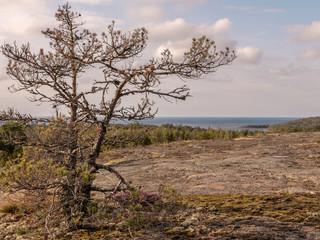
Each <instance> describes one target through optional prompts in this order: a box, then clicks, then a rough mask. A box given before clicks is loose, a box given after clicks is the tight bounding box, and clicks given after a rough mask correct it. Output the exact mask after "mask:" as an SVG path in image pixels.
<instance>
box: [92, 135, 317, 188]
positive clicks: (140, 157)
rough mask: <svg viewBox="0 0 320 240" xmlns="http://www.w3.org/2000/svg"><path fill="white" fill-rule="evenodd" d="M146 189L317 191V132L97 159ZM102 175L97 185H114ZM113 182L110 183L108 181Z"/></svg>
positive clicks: (164, 147)
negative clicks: (173, 187) (165, 187)
mask: <svg viewBox="0 0 320 240" xmlns="http://www.w3.org/2000/svg"><path fill="white" fill-rule="evenodd" d="M101 162H102V163H104V164H115V166H114V168H115V169H116V170H117V171H118V172H119V173H121V174H122V175H123V176H124V177H125V179H126V180H127V181H131V182H132V183H133V184H134V185H140V186H141V187H142V188H143V189H145V190H148V191H157V189H158V187H159V185H160V184H170V185H173V186H175V187H176V189H177V190H178V191H179V192H180V193H182V194H233V193H245V194H275V193H280V192H288V193H295V192H307V193H312V192H318V191H320V185H319V183H320V133H290V134H270V135H264V136H256V137H252V138H243V139H236V140H225V141H221V140H219V141H183V142H173V143H170V144H163V145H157V146H147V147H137V148H128V149H120V150H115V151H112V152H109V153H107V154H106V155H105V156H104V158H103V159H102V160H101ZM115 182H116V179H114V178H113V176H110V174H107V173H106V174H100V175H99V176H98V177H97V180H96V183H97V184H98V185H103V186H106V185H110V184H114V183H115ZM110 186H112V185H110Z"/></svg>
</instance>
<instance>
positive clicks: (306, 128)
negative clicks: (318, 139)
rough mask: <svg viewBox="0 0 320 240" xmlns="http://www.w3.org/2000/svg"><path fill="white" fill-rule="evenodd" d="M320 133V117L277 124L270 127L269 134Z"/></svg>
mask: <svg viewBox="0 0 320 240" xmlns="http://www.w3.org/2000/svg"><path fill="white" fill-rule="evenodd" d="M318 131H320V117H310V118H303V119H297V120H293V121H289V122H286V123H280V124H275V125H272V126H270V127H268V129H267V132H268V133H281V132H318Z"/></svg>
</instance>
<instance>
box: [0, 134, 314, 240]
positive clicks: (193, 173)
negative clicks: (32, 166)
mask: <svg viewBox="0 0 320 240" xmlns="http://www.w3.org/2000/svg"><path fill="white" fill-rule="evenodd" d="M100 162H101V163H103V164H109V165H113V166H114V168H115V169H116V170H117V171H118V172H120V173H121V174H122V175H123V177H124V178H125V179H126V180H127V181H131V182H132V184H133V185H136V186H141V187H142V189H143V190H144V191H151V192H152V191H157V190H158V188H159V185H161V184H169V185H172V186H175V188H176V189H177V190H178V191H179V192H180V193H181V194H182V195H184V196H185V197H186V198H189V202H190V203H194V205H195V207H194V208H190V209H187V210H186V211H183V212H182V213H179V214H178V215H175V216H173V217H171V218H169V219H167V220H166V222H164V223H162V225H164V224H165V223H166V224H167V226H169V227H166V228H163V227H161V226H158V227H156V228H151V229H145V230H143V231H136V232H132V231H130V229H129V230H128V229H124V230H119V229H118V228H111V227H110V229H109V230H108V229H107V230H106V232H103V231H102V232H95V233H91V232H82V233H81V234H82V235H81V236H82V237H81V238H80V237H79V236H80V235H79V234H80V233H79V234H78V233H77V232H71V233H70V235H67V236H66V238H63V239H94V240H95V239H259V240H260V239H290V240H293V239H297V240H298V239H310V240H315V239H320V206H319V204H318V202H319V201H320V184H319V183H320V174H319V173H320V133H291V134H269V135H261V136H255V137H252V138H243V139H236V140H218V141H182V142H173V143H170V144H162V145H156V146H147V147H134V148H127V149H119V150H114V151H111V152H108V153H105V154H104V155H103V158H101V160H100ZM95 181H96V184H98V185H101V186H103V187H107V186H114V184H115V183H116V182H117V180H116V179H115V178H114V176H112V175H110V174H109V173H105V174H104V173H102V174H99V175H98V177H97V179H96V180H95ZM283 193H288V194H287V195H286V194H283ZM192 194H193V195H192ZM196 194H198V195H196ZM223 194H224V195H223ZM243 194H250V195H243ZM1 203H2V204H3V203H4V201H3V199H2V200H1V199H0V205H1ZM30 217H31V216H30V215H27V216H15V215H12V216H10V215H7V214H3V213H0V239H7V240H9V239H41V238H39V237H36V236H35V233H36V232H37V231H36V230H28V231H27V233H26V234H21V231H22V230H24V229H29V227H30V226H29V225H28V223H30V221H31V219H29V218H30ZM33 221H34V220H33ZM160 225H161V224H160ZM113 226H114V225H113ZM19 232H20V234H19ZM22 233H23V232H22ZM83 234H84V235H83ZM94 236H100V237H94Z"/></svg>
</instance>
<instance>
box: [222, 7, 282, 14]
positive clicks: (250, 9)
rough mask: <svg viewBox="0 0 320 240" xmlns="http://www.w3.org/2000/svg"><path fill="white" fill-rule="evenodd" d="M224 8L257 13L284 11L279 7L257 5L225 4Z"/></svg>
mask: <svg viewBox="0 0 320 240" xmlns="http://www.w3.org/2000/svg"><path fill="white" fill-rule="evenodd" d="M224 8H226V9H231V10H237V11H242V12H247V13H250V14H257V13H271V14H274V13H284V12H285V11H284V10H283V9H281V8H258V7H239V6H235V5H227V6H225V7H224Z"/></svg>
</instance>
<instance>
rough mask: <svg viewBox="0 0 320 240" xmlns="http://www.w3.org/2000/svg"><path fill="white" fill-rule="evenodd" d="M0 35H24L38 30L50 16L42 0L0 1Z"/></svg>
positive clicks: (45, 23)
mask: <svg viewBox="0 0 320 240" xmlns="http://www.w3.org/2000/svg"><path fill="white" fill-rule="evenodd" d="M0 4H1V8H0V35H2V36H6V37H8V35H13V36H24V35H26V34H32V33H35V32H39V31H40V30H41V29H42V28H43V27H44V26H47V25H48V23H49V22H50V21H51V19H52V18H48V15H50V14H51V13H50V11H49V9H48V8H47V6H46V2H45V1H43V0H16V1H4V0H2V1H0Z"/></svg>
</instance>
